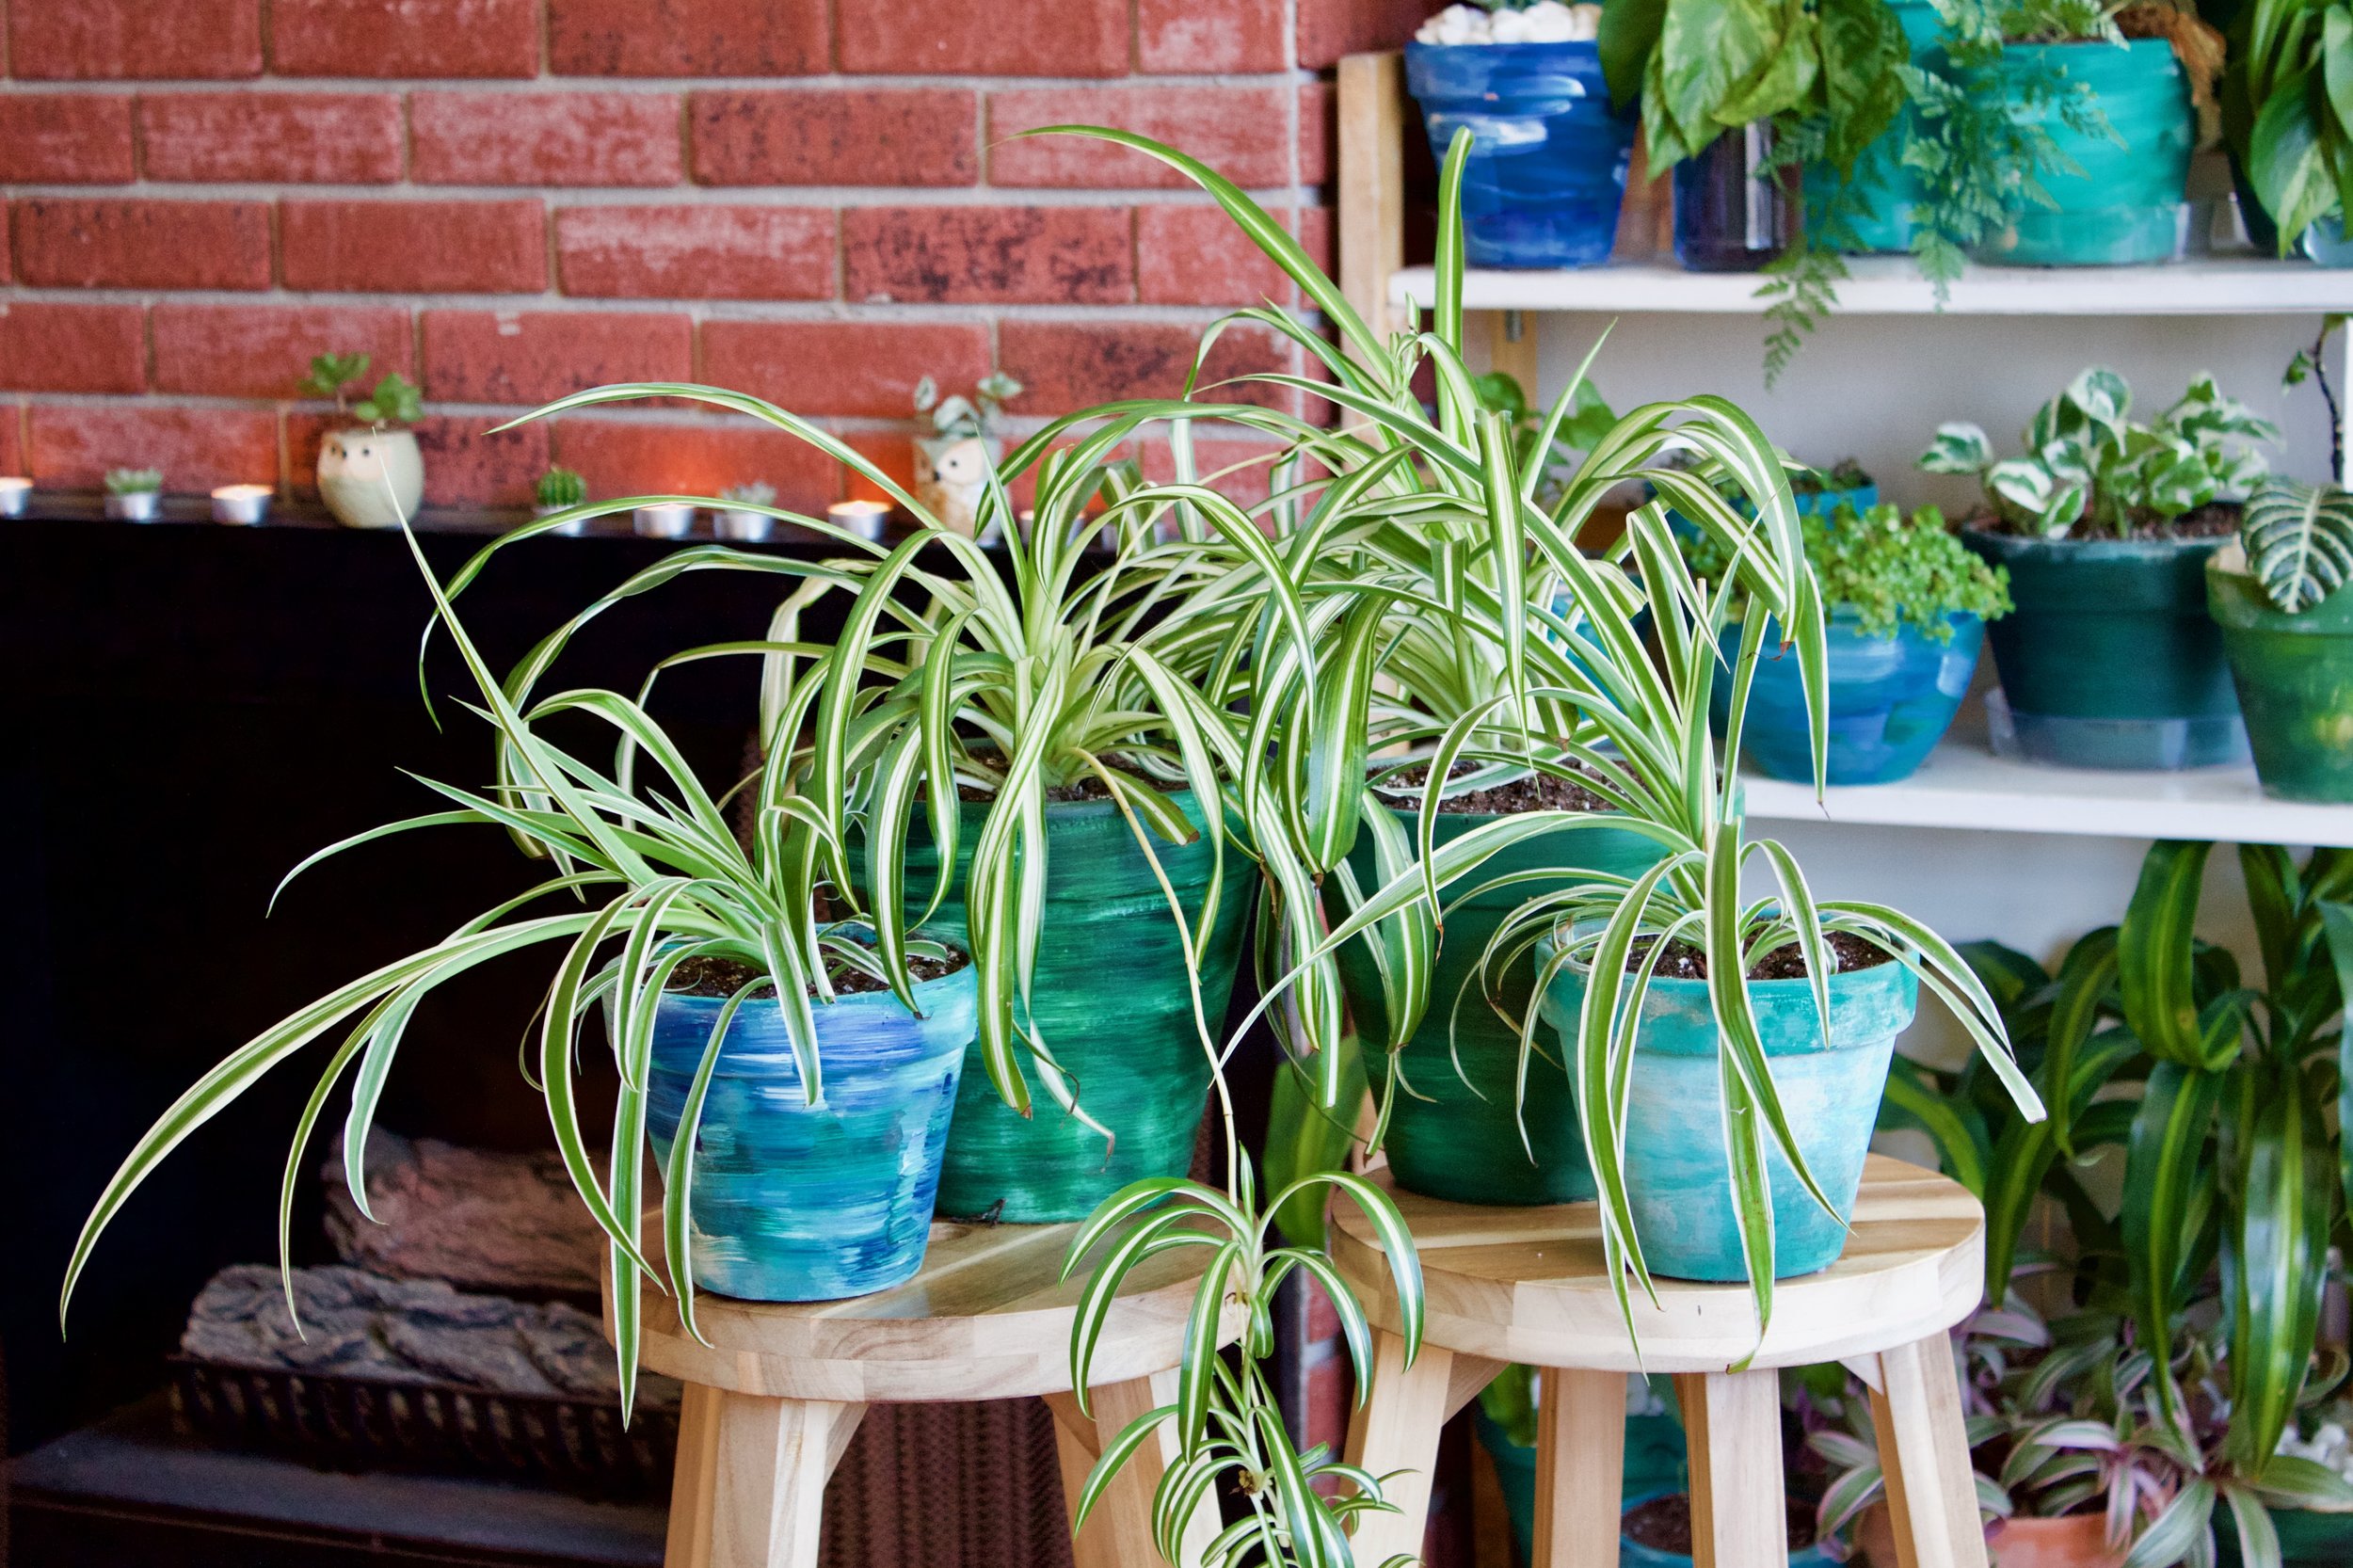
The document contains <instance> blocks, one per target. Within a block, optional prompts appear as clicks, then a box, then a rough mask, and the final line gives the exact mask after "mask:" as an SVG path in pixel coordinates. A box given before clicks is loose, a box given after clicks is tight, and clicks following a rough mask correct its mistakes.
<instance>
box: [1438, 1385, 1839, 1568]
mask: <svg viewBox="0 0 2353 1568" xmlns="http://www.w3.org/2000/svg"><path fill="white" fill-rule="evenodd" d="M1472 1422H1473V1425H1474V1427H1475V1428H1476V1430H1477V1431H1478V1432H1479V1446H1480V1447H1481V1448H1485V1449H1486V1450H1487V1454H1488V1457H1489V1458H1491V1459H1493V1460H1494V1461H1495V1464H1496V1480H1497V1483H1498V1484H1500V1485H1501V1487H1502V1489H1503V1512H1504V1513H1505V1514H1506V1516H1508V1517H1509V1518H1510V1520H1511V1521H1512V1560H1513V1561H1514V1562H1516V1563H1518V1564H1519V1568H1529V1561H1528V1560H1529V1551H1530V1550H1531V1549H1532V1543H1533V1542H1534V1541H1535V1539H1536V1448H1535V1445H1534V1444H1532V1443H1531V1444H1528V1445H1525V1446H1523V1445H1521V1444H1518V1443H1514V1442H1513V1441H1512V1438H1511V1434H1510V1433H1508V1432H1505V1431H1504V1430H1503V1428H1502V1427H1501V1426H1499V1425H1497V1422H1496V1421H1495V1420H1494V1419H1493V1418H1492V1417H1491V1416H1488V1414H1487V1413H1486V1412H1485V1411H1484V1410H1480V1409H1478V1408H1477V1407H1475V1406H1474V1407H1473V1415H1472ZM1684 1468H1685V1465H1684V1457H1683V1424H1682V1422H1680V1421H1678V1420H1676V1419H1675V1418H1674V1417H1673V1416H1627V1417H1626V1418H1625V1495H1626V1496H1629V1497H1634V1498H1637V1499H1647V1498H1651V1497H1655V1496H1658V1495H1659V1494H1660V1493H1662V1492H1679V1491H1681V1490H1682V1489H1683V1485H1684V1480H1683V1477H1684ZM1627 1506H1628V1507H1631V1506H1633V1505H1632V1504H1628V1505H1627ZM1686 1560H1687V1561H1688V1560H1689V1559H1686ZM1812 1560H1813V1559H1811V1558H1806V1557H1802V1556H1801V1557H1799V1558H1794V1559H1792V1562H1810V1561H1812Z"/></svg>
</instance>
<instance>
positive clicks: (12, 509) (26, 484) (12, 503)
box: [0, 478, 33, 518]
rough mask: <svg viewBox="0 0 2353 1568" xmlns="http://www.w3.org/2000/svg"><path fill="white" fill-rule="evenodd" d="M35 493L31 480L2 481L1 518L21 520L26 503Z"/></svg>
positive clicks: (11, 479) (0, 497)
mask: <svg viewBox="0 0 2353 1568" xmlns="http://www.w3.org/2000/svg"><path fill="white" fill-rule="evenodd" d="M32 493H33V482H32V481H31V480H30V479H16V478H8V479H0V518H21V517H23V516H24V503H25V500H26V498H28V497H29V496H31V495H32Z"/></svg>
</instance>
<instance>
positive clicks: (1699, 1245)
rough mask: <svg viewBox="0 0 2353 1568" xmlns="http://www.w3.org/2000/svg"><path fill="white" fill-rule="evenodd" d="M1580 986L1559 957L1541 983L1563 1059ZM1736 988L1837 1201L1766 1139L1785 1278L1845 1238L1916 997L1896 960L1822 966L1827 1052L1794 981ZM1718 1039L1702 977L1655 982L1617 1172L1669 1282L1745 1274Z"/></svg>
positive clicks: (1581, 979)
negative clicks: (1830, 969)
mask: <svg viewBox="0 0 2353 1568" xmlns="http://www.w3.org/2000/svg"><path fill="white" fill-rule="evenodd" d="M1551 946H1552V944H1551V940H1550V939H1549V938H1547V939H1546V940H1545V942H1544V943H1542V944H1540V945H1539V947H1538V950H1537V952H1538V957H1537V960H1536V961H1537V962H1538V963H1540V964H1541V963H1542V962H1543V961H1544V958H1545V955H1546V954H1547V953H1548V952H1549V951H1550V949H1551ZM1585 984H1586V977H1585V975H1584V973H1583V972H1582V971H1580V970H1578V969H1577V968H1574V967H1564V968H1561V971H1560V972H1559V973H1558V974H1556V975H1555V976H1554V977H1553V980H1552V984H1550V985H1548V986H1547V987H1545V998H1544V1003H1543V1006H1544V1017H1545V1024H1546V1025H1547V1026H1548V1027H1549V1028H1550V1029H1551V1030H1552V1031H1553V1032H1554V1033H1555V1035H1556V1037H1557V1038H1558V1039H1559V1041H1560V1044H1561V1050H1562V1051H1563V1052H1565V1053H1567V1057H1566V1059H1568V1060H1574V1057H1575V1052H1576V1048H1577V1010H1578V1008H1580V1007H1581V1006H1582V1005H1583V1004H1584V1000H1585ZM1749 994H1750V995H1751V996H1752V997H1753V998H1754V999H1755V1007H1756V1021H1757V1029H1758V1032H1759V1033H1760V1034H1761V1035H1762V1036H1763V1039H1764V1042H1765V1052H1766V1055H1767V1057H1768V1058H1769V1064H1770V1069H1771V1072H1772V1075H1773V1086H1774V1088H1775V1089H1776V1090H1777V1091H1778V1092H1779V1094H1780V1096H1781V1103H1782V1106H1783V1108H1784V1110H1785V1111H1786V1112H1787V1113H1788V1118H1789V1125H1790V1126H1791V1127H1792V1128H1795V1129H1796V1131H1797V1137H1798V1146H1799V1148H1800V1149H1801V1151H1802V1152H1803V1153H1804V1155H1805V1160H1806V1165H1807V1167H1808V1168H1809V1169H1810V1170H1811V1171H1812V1172H1813V1174H1814V1179H1815V1180H1816V1181H1817V1183H1819V1184H1820V1186H1821V1189H1822V1192H1823V1194H1824V1195H1825V1196H1827V1197H1828V1198H1829V1199H1830V1200H1831V1202H1832V1203H1833V1205H1834V1206H1835V1207H1836V1209H1837V1214H1836V1217H1834V1218H1833V1216H1832V1215H1830V1214H1827V1213H1825V1212H1823V1210H1822V1207H1821V1206H1820V1205H1819V1204H1817V1203H1816V1202H1815V1201H1814V1199H1813V1197H1812V1196H1811V1195H1810V1194H1808V1193H1807V1192H1805V1190H1804V1189H1803V1188H1802V1187H1801V1186H1800V1185H1799V1182H1798V1177H1797V1173H1796V1172H1795V1171H1793V1170H1791V1169H1790V1167H1789V1164H1788V1161H1787V1160H1784V1159H1783V1158H1782V1155H1781V1151H1780V1150H1779V1149H1777V1148H1773V1147H1771V1146H1768V1149H1767V1152H1766V1157H1765V1161H1766V1173H1767V1177H1768V1182H1769V1187H1770V1189H1771V1193H1772V1206H1773V1256H1774V1268H1773V1272H1774V1276H1775V1277H1776V1278H1781V1279H1786V1278H1788V1277H1790V1276H1791V1275H1794V1274H1810V1273H1812V1272H1815V1271H1816V1270H1817V1269H1822V1268H1826V1267H1828V1266H1829V1265H1830V1264H1831V1263H1832V1262H1833V1260H1835V1259H1836V1258H1837V1256H1838V1254H1839V1252H1840V1250H1841V1249H1842V1248H1843V1247H1844V1246H1845V1245H1846V1217H1847V1214H1848V1213H1849V1210H1850V1209H1851V1208H1853V1207H1854V1195H1855V1189H1856V1188H1857V1186H1858V1185H1859V1184H1860V1183H1861V1182H1862V1180H1863V1159H1864V1156H1865V1155H1866V1154H1868V1153H1869V1152H1870V1147H1871V1130H1872V1126H1873V1124H1874V1123H1875V1122H1876V1121H1877V1120H1878V1117H1879V1109H1880V1096H1881V1093H1882V1092H1883V1091H1884V1089H1885V1087H1886V1083H1887V1061H1888V1057H1889V1056H1890V1055H1891V1054H1892V1053H1893V1052H1894V1050H1895V1048H1896V1036H1897V1035H1898V1034H1900V1033H1902V1032H1904V1030H1905V1029H1906V1028H1907V1027H1908V1026H1909V1025H1910V1024H1911V1022H1912V1016H1913V1012H1914V1011H1915V1010H1916V1009H1917V1007H1918V1005H1919V996H1920V983H1919V981H1918V980H1917V979H1916V978H1915V977H1914V976H1913V972H1912V971H1911V970H1910V969H1908V968H1905V967H1904V966H1903V965H1901V964H1897V963H1886V964H1875V965H1873V966H1871V967H1870V968H1865V969H1851V970H1847V971H1843V972H1841V973H1838V974H1834V975H1833V976H1831V977H1830V1042H1829V1045H1828V1046H1827V1048H1826V1047H1825V1046H1824V1044H1823V1040H1822V1030H1821V1025H1820V1023H1819V1021H1818V1019H1817V1016H1816V1014H1815V1010H1814V992H1813V987H1812V986H1811V985H1809V984H1807V983H1806V982H1805V981H1803V980H1760V981H1753V982H1751V983H1750V986H1749ZM1717 1047H1718V1040H1717V1031H1716V1015H1715V1011H1714V1009H1713V1008H1712V1007H1711V1006H1710V1005H1709V1003H1708V1000H1707V983H1706V982H1705V981H1701V980H1659V979H1654V980H1653V981H1652V982H1651V985H1650V990H1649V991H1648V993H1647V994H1645V995H1644V997H1643V999H1642V1027H1641V1035H1640V1037H1639V1040H1638V1043H1637V1045H1636V1048H1635V1060H1634V1069H1633V1074H1632V1079H1631V1091H1630V1095H1629V1101H1628V1105H1627V1109H1626V1126H1625V1179H1626V1189H1627V1192H1628V1194H1629V1197H1630V1199H1631V1202H1632V1205H1633V1209H1634V1225H1635V1232H1636V1234H1637V1235H1638V1236H1639V1237H1640V1238H1641V1247H1642V1256H1643V1258H1644V1259H1645V1260H1646V1261H1647V1262H1648V1263H1649V1265H1650V1269H1651V1272H1653V1273H1655V1274H1660V1275H1664V1276H1666V1277H1669V1278H1673V1279H1696V1280H1717V1281H1736V1280H1742V1279H1746V1278H1747V1277H1748V1274H1747V1271H1746V1269H1745V1268H1744V1266H1743V1264H1742V1261H1741V1256H1740V1234H1739V1228H1738V1225H1737V1223H1736V1221H1735V1218H1734V1214H1733V1207H1732V1194H1731V1191H1730V1187H1729V1183H1730V1170H1731V1167H1730V1165H1729V1163H1728V1162H1727V1161H1726V1160H1725V1157H1724V1146H1723V1137H1722V1132H1721V1118H1720V1116H1719V1113H1718V1112H1717V1107H1718V1106H1719V1105H1720V1104H1721V1092H1720V1089H1719V1085H1718V1081H1717V1060H1716V1058H1717Z"/></svg>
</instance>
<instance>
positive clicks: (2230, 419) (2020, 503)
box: [1920, 366, 2280, 538]
mask: <svg viewBox="0 0 2353 1568" xmlns="http://www.w3.org/2000/svg"><path fill="white" fill-rule="evenodd" d="M2132 407H2133V394H2132V389H2131V388H2129V387H2128V386H2126V385H2125V384H2124V378H2123V377H2122V376H2119V375H2117V374H2116V372H2114V371H2112V370H2103V369H2100V368H2098V367H2096V366H2095V367H2093V368H2092V369H2089V370H2087V371H2084V372H2083V373H2082V374H2081V375H2079V376H2076V377H2075V379H2074V380H2073V381H2071V382H2069V383H2068V386H2067V390H2066V391H2065V392H2061V393H2060V394H2059V395H2058V396H2057V397H2055V398H2053V399H2052V400H2051V401H2050V402H2048V403H2045V404H2044V405H2043V406H2042V407H2041V408H2039V409H2037V410H2036V411H2035V416H2034V418H2033V419H2032V420H2030V421H2029V422H2028V423H2027V424H2026V428H2025V432H2024V434H2023V435H2022V437H2021V438H2020V440H2021V443H2022V444H2023V445H2024V446H2025V449H2026V455H2025V456H2022V457H2009V458H2003V459H2000V460H1996V458H1995V457H1994V455H1993V442H1992V441H1991V440H1988V439H1987V437H1986V433H1985V431H1984V429H1983V427H1981V426H1979V425H1977V424H1967V423H1963V422H1956V423H1953V424H1942V425H1939V426H1937V431H1936V440H1935V441H1934V443H1933V444H1932V445H1930V446H1929V449H1928V451H1927V452H1925V453H1924V454H1922V455H1921V457H1920V467H1921V468H1922V469H1924V470H1926V471H1927V472H1930V473H1957V474H1968V475H1972V476H1974V477H1976V478H1977V480H1978V481H1979V483H1980V484H1981V485H1982V486H1983V488H1984V491H1985V498H1986V501H1987V503H1988V504H1990V505H1991V507H1992V508H1993V514H1994V517H1995V519H1996V520H1998V521H1999V523H2000V524H2001V525H2002V526H2003V527H2005V528H2007V529H2008V530H2009V531H2010V532H2013V533H2021V534H2040V535H2042V536H2047V537H2051V538H2060V537H2067V536H2073V537H2079V538H2097V537H2101V536H2110V537H2126V536H2130V535H2132V534H2133V533H2134V532H2135V531H2136V530H2146V529H2163V528H2167V527H2169V526H2170V525H2171V524H2172V522H2173V521H2174V520H2175V519H2177V518H2180V517H2181V516H2182V515H2183V514H2185V513H2187V512H2194V511H2196V510H2198V509H2199V508H2200V507H2202V506H2205V505H2207V504H2211V503H2214V502H2217V501H2220V502H2237V501H2244V500H2246V499H2247V497H2248V495H2249V493H2250V492H2251V491H2252V490H2253V489H2254V488H2255V486H2256V485H2257V484H2259V483H2261V482H2262V480H2263V478H2264V476H2265V473H2266V472H2268V471H2269V466H2270V465H2269V464H2268V463H2267V462H2266V461H2265V458H2264V456H2263V454H2262V452H2261V451H2259V450H2258V449H2257V448H2258V445H2259V443H2270V442H2277V441H2278V440H2279V439H2280V430H2279V426H2277V425H2275V424H2272V423H2271V422H2270V421H2269V420H2267V419H2265V418H2263V417H2262V416H2260V415H2258V414H2256V413H2255V412H2254V411H2253V410H2252V409H2250V408H2248V407H2247V406H2246V405H2245V404H2243V403H2241V402H2239V401H2238V400H2237V399H2235V398H2233V397H2230V396H2227V395H2225V394H2224V393H2223V392H2222V390H2221V389H2220V388H2219V387H2218V386H2217V385H2216V384H2215V379H2214V377H2213V376H2198V377H2197V378H2196V379H2194V380H2192V381H2191V382H2190V384H2189V387H2188V389H2187V390H2186V391H2185V392H2183V393H2182V395H2181V396H2180V397H2179V398H2178V399H2176V400H2175V401H2174V403H2173V404H2172V406H2171V407H2169V408H2167V409H2166V410H2165V411H2164V412H2163V413H2161V414H2159V415H2158V416H2157V418H2156V419H2155V420H2154V421H2153V422H2151V423H2149V424H2139V423H2137V422H2135V421H2134V420H2133V419H2132V418H2131V417H2130V416H2131V413H2132Z"/></svg>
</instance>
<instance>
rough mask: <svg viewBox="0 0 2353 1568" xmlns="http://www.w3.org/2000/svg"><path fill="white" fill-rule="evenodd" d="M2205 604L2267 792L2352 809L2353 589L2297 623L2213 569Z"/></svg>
mask: <svg viewBox="0 0 2353 1568" xmlns="http://www.w3.org/2000/svg"><path fill="white" fill-rule="evenodd" d="M2206 603H2207V605H2208V607H2209V608H2210V609H2212V611H2213V612H2214V618H2215V620H2216V622H2217V624H2218V625H2220V627H2221V628H2222V646H2223V648H2224V650H2225V651H2226V652H2227V653H2228V654H2229V655H2230V660H2231V678H2232V680H2233V681H2234V682H2236V684H2237V686H2238V700H2239V709H2240V711H2241V712H2244V713H2245V714H2246V716H2247V739H2248V743H2249V746H2250V747H2251V748H2252V749H2253V751H2254V753H2255V772H2256V774H2257V776H2260V777H2261V778H2262V779H2263V786H2264V792H2265V794H2273V795H2279V796H2281V797H2282V798H2284V799H2288V800H2321V801H2353V587H2344V588H2339V589H2338V590H2337V591H2336V592H2335V593H2332V594H2330V595H2329V597H2328V598H2326V599H2324V600H2321V601H2320V602H2319V603H2317V604H2315V605H2313V607H2312V608H2311V609H2309V610H2307V611H2305V612H2303V613H2302V614H2301V615H2289V614H2288V613H2287V612H2286V611H2284V610H2281V609H2278V608H2276V607H2275V606H2274V605H2273V604H2272V602H2271V600H2268V599H2266V598H2265V597H2264V591H2263V588H2262V587H2261V585H2259V584H2257V583H2256V581H2255V580H2254V579H2253V578H2252V577H2249V576H2248V575H2247V574H2246V573H2244V572H2240V571H2232V570H2227V569H2225V568H2224V567H2223V565H2222V564H2221V563H2220V562H2218V561H2209V562H2208V563H2207V565H2206Z"/></svg>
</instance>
